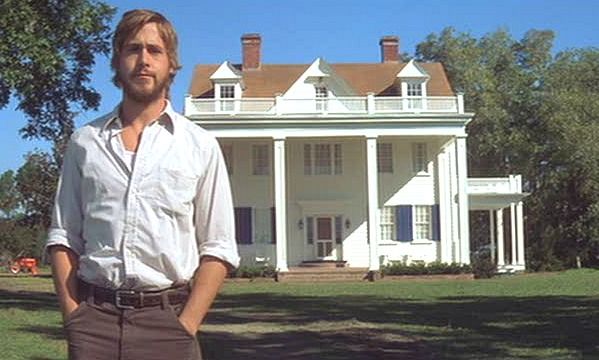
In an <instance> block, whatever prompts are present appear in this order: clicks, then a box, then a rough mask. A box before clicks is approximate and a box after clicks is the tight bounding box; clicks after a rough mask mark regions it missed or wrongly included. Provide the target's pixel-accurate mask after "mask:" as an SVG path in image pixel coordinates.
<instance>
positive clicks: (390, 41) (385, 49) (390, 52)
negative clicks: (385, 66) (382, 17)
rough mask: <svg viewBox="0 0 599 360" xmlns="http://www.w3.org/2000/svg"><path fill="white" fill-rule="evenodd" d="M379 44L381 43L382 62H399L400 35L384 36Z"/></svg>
mask: <svg viewBox="0 0 599 360" xmlns="http://www.w3.org/2000/svg"><path fill="white" fill-rule="evenodd" d="M379 45H381V62H383V63H398V62H399V37H397V36H383V37H382V38H381V41H379Z"/></svg>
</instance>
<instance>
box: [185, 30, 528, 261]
mask: <svg viewBox="0 0 599 360" xmlns="http://www.w3.org/2000/svg"><path fill="white" fill-rule="evenodd" d="M380 47H381V58H382V59H381V62H380V63H361V64H352V63H341V64H329V63H327V62H326V61H325V60H324V59H322V58H317V59H315V60H314V61H313V62H312V63H311V64H264V63H262V61H261V37H260V35H258V34H246V35H244V36H243V37H242V58H243V61H242V63H241V64H232V63H230V62H228V61H224V62H223V63H222V64H216V65H197V66H196V68H195V70H194V74H193V79H192V82H191V87H190V89H189V95H188V96H187V97H186V99H185V110H184V113H185V115H186V116H187V117H189V118H190V119H192V120H193V121H195V122H197V123H198V124H199V125H200V126H202V127H203V128H205V129H207V130H209V131H211V132H212V133H213V134H214V135H215V136H216V137H217V138H218V140H219V142H220V144H221V147H222V151H223V155H224V158H225V160H226V163H227V166H228V170H229V174H230V178H231V186H232V191H233V198H234V203H235V216H236V230H237V241H238V243H239V248H240V253H241V255H242V262H243V263H246V264H251V263H255V262H257V261H258V262H268V263H271V264H272V265H274V266H276V268H277V270H278V271H280V272H286V271H289V269H290V267H294V266H298V265H301V264H302V263H305V262H313V261H334V262H338V263H339V264H344V265H346V266H350V267H361V268H368V269H369V270H370V271H377V270H379V267H380V265H381V264H383V263H385V262H387V261H408V262H409V261H424V262H433V261H442V262H447V263H451V262H457V263H466V264H467V263H469V262H470V240H469V239H470V228H469V211H470V210H487V211H489V214H490V217H489V219H490V221H492V222H493V226H492V227H491V229H492V230H493V231H491V234H489V239H490V243H491V247H492V248H493V249H494V251H493V256H494V258H496V260H497V262H498V265H499V266H500V269H501V267H502V266H503V267H506V266H509V269H524V236H523V221H522V217H523V216H522V202H521V199H522V197H523V196H524V194H522V192H521V185H520V178H519V177H518V176H512V177H510V178H505V179H503V178H502V179H470V180H469V179H468V169H467V161H466V136H467V134H466V125H467V124H468V122H469V121H470V120H471V119H472V117H473V115H474V114H472V113H468V112H465V111H464V103H463V97H462V95H461V94H459V93H458V94H456V93H455V92H454V91H453V90H452V87H451V85H450V83H449V81H448V79H447V76H446V74H445V71H444V69H443V66H442V65H441V64H439V63H416V62H414V61H409V62H402V60H401V59H400V56H399V39H398V38H397V37H395V36H385V37H383V38H382V39H381V40H380ZM469 182H470V184H469ZM469 189H471V191H469ZM505 207H511V214H512V217H511V219H512V221H511V224H512V226H511V227H510V231H511V232H512V233H511V235H512V236H511V239H512V243H511V244H510V243H507V245H511V246H508V247H507V248H508V249H509V250H510V254H507V255H509V256H506V254H505V250H504V243H505V240H504V237H503V234H504V232H505V229H504V227H503V217H504V216H503V212H502V209H503V208H505ZM495 219H496V220H495Z"/></svg>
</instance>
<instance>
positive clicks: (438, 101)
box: [185, 95, 463, 117]
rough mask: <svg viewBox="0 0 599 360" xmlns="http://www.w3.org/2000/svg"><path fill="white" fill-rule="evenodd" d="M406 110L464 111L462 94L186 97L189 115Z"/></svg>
mask: <svg viewBox="0 0 599 360" xmlns="http://www.w3.org/2000/svg"><path fill="white" fill-rule="evenodd" d="M402 113H463V99H462V96H461V95H458V96H430V97H391V96H373V95H368V96H345V97H334V98H311V99H310V98H308V99H290V98H284V97H282V96H277V97H275V98H241V99H204V98H202V99H200V98H193V97H191V96H188V97H186V98H185V115H187V116H194V115H196V116H201V117H204V116H205V117H211V116H222V115H231V116H244V115H247V116H256V115H265V116H293V115H316V116H326V115H330V116H335V115H377V114H402Z"/></svg>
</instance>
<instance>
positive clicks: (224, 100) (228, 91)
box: [220, 85, 235, 111]
mask: <svg viewBox="0 0 599 360" xmlns="http://www.w3.org/2000/svg"><path fill="white" fill-rule="evenodd" d="M234 99H235V85H221V86H220V100H221V101H220V110H221V111H233V110H234V109H235V100H234Z"/></svg>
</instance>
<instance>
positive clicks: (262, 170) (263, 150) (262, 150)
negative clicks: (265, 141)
mask: <svg viewBox="0 0 599 360" xmlns="http://www.w3.org/2000/svg"><path fill="white" fill-rule="evenodd" d="M269 173H270V161H269V157H268V145H252V174H253V175H268V174H269Z"/></svg>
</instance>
